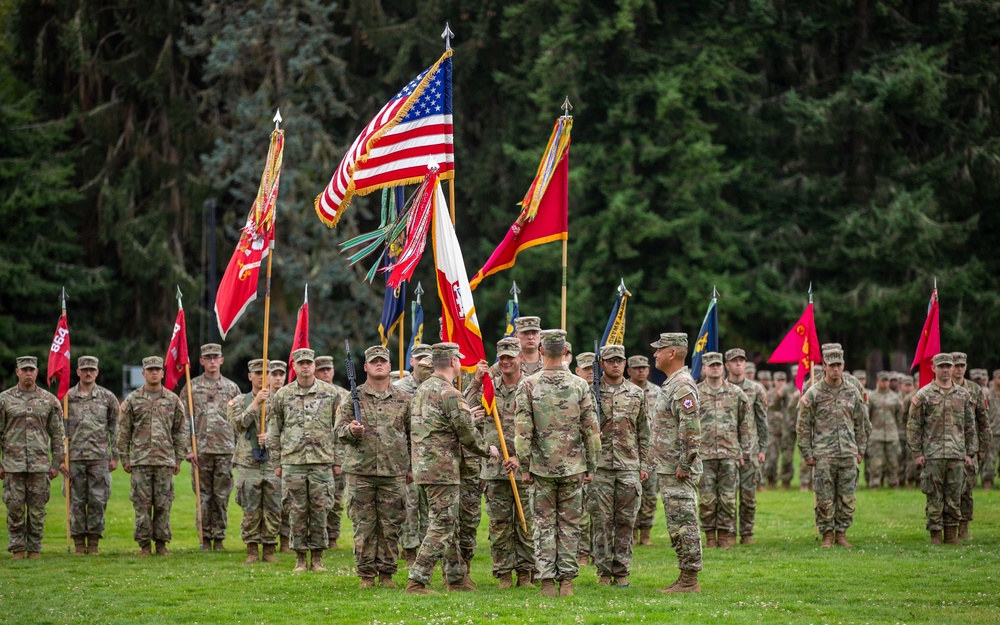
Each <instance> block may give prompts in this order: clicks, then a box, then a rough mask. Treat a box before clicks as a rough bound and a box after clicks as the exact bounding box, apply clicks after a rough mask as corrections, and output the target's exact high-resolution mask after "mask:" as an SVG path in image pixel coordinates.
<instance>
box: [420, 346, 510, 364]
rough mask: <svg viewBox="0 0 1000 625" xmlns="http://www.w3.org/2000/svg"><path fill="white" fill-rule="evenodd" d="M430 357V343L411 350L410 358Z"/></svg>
mask: <svg viewBox="0 0 1000 625" xmlns="http://www.w3.org/2000/svg"><path fill="white" fill-rule="evenodd" d="M519 345H520V344H519ZM518 349H520V347H518ZM430 355H431V344H430V343H417V344H416V345H414V346H413V349H411V350H410V357H411V358H414V359H416V360H418V361H419V360H420V359H421V358H423V357H424V356H430Z"/></svg>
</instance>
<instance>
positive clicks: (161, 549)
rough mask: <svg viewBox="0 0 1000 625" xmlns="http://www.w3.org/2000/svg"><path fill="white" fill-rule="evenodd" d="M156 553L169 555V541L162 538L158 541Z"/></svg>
mask: <svg viewBox="0 0 1000 625" xmlns="http://www.w3.org/2000/svg"><path fill="white" fill-rule="evenodd" d="M156 555H158V556H169V555H171V553H170V551H169V550H168V549H167V543H166V542H165V541H162V540H158V541H156Z"/></svg>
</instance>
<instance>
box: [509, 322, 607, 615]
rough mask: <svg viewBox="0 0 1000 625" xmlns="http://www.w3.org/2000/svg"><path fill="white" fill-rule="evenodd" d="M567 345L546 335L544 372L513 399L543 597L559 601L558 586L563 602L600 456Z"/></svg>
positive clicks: (586, 395)
mask: <svg viewBox="0 0 1000 625" xmlns="http://www.w3.org/2000/svg"><path fill="white" fill-rule="evenodd" d="M565 343H566V332H564V331H563V330H546V331H545V333H544V334H543V336H542V357H543V360H544V366H543V368H542V370H541V371H540V372H539V373H536V374H534V375H531V376H529V377H528V378H527V379H525V380H524V381H522V382H521V385H520V386H519V387H518V389H517V397H516V399H515V406H516V408H515V410H516V413H515V417H514V431H515V440H514V447H515V449H516V450H517V460H516V462H518V463H519V464H520V468H521V471H522V473H523V474H522V479H523V480H524V481H527V482H532V483H534V485H535V486H534V488H535V493H534V511H533V512H534V517H535V566H536V568H537V570H538V574H537V578H538V579H540V580H541V583H542V589H541V594H542V596H545V597H555V596H556V595H557V590H556V582H558V583H559V589H558V595H559V596H564V597H568V596H572V594H573V579H574V578H576V576H577V575H578V572H579V563H578V560H577V556H578V552H579V549H580V545H579V543H580V517H581V516H582V514H583V484H584V482H588V483H589V482H590V481H591V479H592V476H593V474H594V471H595V469H596V468H597V461H598V457H599V455H600V452H601V438H600V432H599V431H598V426H597V418H596V415H595V414H594V404H593V399H592V397H591V392H590V387H589V386H588V385H587V383H586V382H585V381H583V380H582V379H580V378H579V377H578V376H574V375H573V374H571V373H570V372H569V371H567V370H566V369H565V368H564V367H563V363H562V357H563V354H564V353H565ZM579 358H580V356H577V359H578V360H579Z"/></svg>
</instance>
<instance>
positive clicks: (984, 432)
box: [952, 354, 993, 538]
mask: <svg viewBox="0 0 1000 625" xmlns="http://www.w3.org/2000/svg"><path fill="white" fill-rule="evenodd" d="M955 355H956V354H952V357H953V358H954V357H955ZM962 356H963V357H964V356H965V355H964V354H962ZM962 386H963V387H964V388H965V390H966V391H968V392H969V396H970V397H972V410H973V416H974V419H975V421H974V423H973V426H974V427H975V428H976V441H977V444H978V446H977V448H976V450H977V451H978V452H979V454H982V455H984V456H985V455H986V452H987V451H989V449H990V443H992V442H993V430H992V429H991V428H990V418H989V413H988V410H987V407H986V395H985V394H984V393H983V387H981V386H979V384H978V383H976V382H973V381H972V380H968V379H966V380H962ZM978 482H979V456H978V454H972V466H971V467H966V468H965V491H964V492H963V493H962V522H963V523H969V522H970V521H972V512H973V507H974V506H973V501H972V489H973V488H975V486H976V484H977V483H978ZM963 527H964V525H963ZM963 531H965V530H963ZM963 537H964V538H968V536H963Z"/></svg>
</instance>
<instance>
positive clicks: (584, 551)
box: [578, 484, 593, 558]
mask: <svg viewBox="0 0 1000 625" xmlns="http://www.w3.org/2000/svg"><path fill="white" fill-rule="evenodd" d="M581 505H582V506H583V511H582V513H581V514H580V550H579V554H578V556H579V557H581V558H585V557H586V558H589V557H590V552H591V547H592V540H591V539H592V538H593V532H592V531H591V529H592V528H591V525H590V484H584V485H583V503H582V504H581Z"/></svg>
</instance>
